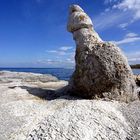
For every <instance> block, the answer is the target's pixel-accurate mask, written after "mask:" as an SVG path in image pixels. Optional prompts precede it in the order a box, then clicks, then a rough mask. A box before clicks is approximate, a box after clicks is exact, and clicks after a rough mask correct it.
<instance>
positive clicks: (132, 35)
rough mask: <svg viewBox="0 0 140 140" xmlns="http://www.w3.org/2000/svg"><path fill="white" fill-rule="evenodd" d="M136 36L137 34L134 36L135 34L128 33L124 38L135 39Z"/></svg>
mask: <svg viewBox="0 0 140 140" xmlns="http://www.w3.org/2000/svg"><path fill="white" fill-rule="evenodd" d="M137 36H138V34H136V33H128V34H126V37H137Z"/></svg>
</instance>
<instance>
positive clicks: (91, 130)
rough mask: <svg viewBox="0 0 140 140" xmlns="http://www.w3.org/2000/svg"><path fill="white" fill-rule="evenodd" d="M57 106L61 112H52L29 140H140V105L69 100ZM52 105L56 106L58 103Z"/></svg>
mask: <svg viewBox="0 0 140 140" xmlns="http://www.w3.org/2000/svg"><path fill="white" fill-rule="evenodd" d="M56 103H57V106H58V108H57V109H56V110H52V112H51V114H49V115H48V116H47V117H46V118H45V119H44V120H42V121H41V122H40V123H39V124H38V125H37V127H36V128H35V129H34V130H33V131H32V132H31V133H30V134H29V137H28V140H33V139H37V140H38V139H44V140H138V139H140V136H139V134H140V129H139V126H140V120H139V119H140V116H139V115H140V111H139V107H140V103H139V102H135V105H134V103H133V105H131V104H130V105H128V106H127V104H119V103H118V102H115V101H114V102H106V101H99V100H74V99H73V100H72V99H71V98H70V100H69V98H68V100H62V99H61V101H59V102H58V100H57V101H55V106H56ZM51 104H52V106H53V105H54V101H53V102H52V103H51ZM132 106H133V107H132ZM123 109H124V110H125V111H126V109H127V111H126V112H125V113H123V112H121V111H120V110H123ZM130 110H131V111H132V112H133V114H132V113H131V111H130ZM129 113H130V114H131V115H132V116H131V115H130V114H129ZM126 116H127V117H126ZM136 117H137V118H136ZM126 118H128V120H129V121H128V120H127V119H126ZM134 119H135V120H134ZM131 123H132V124H131Z"/></svg>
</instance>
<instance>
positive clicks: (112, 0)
mask: <svg viewBox="0 0 140 140" xmlns="http://www.w3.org/2000/svg"><path fill="white" fill-rule="evenodd" d="M117 1H118V0H105V1H104V4H109V3H112V2H117Z"/></svg>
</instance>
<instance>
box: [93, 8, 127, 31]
mask: <svg viewBox="0 0 140 140" xmlns="http://www.w3.org/2000/svg"><path fill="white" fill-rule="evenodd" d="M128 18H129V15H128V14H127V13H124V12H120V11H113V10H111V11H109V12H103V13H101V14H100V15H98V16H96V17H95V18H93V23H94V25H95V29H96V30H105V29H108V28H111V27H113V26H118V25H119V24H121V23H123V22H125V21H126V20H128Z"/></svg>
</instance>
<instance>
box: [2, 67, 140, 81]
mask: <svg viewBox="0 0 140 140" xmlns="http://www.w3.org/2000/svg"><path fill="white" fill-rule="evenodd" d="M2 70H6V71H15V72H33V73H41V74H51V75H53V76H56V77H57V78H58V79H60V80H66V81H68V80H69V78H70V77H71V75H72V73H73V71H74V69H66V68H0V71H2ZM133 73H134V74H140V69H133Z"/></svg>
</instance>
